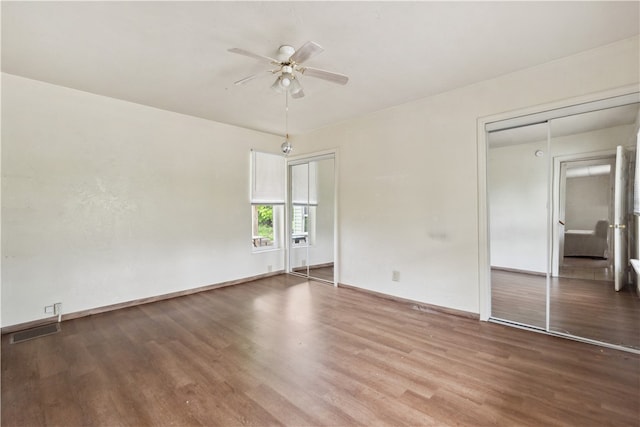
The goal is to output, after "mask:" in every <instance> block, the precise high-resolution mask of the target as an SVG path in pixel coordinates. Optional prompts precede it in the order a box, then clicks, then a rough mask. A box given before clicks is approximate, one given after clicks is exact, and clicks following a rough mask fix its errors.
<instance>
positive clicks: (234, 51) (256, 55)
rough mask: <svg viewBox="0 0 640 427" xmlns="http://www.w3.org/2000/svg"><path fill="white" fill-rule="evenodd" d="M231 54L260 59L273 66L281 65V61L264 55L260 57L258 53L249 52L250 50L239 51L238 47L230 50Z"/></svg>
mask: <svg viewBox="0 0 640 427" xmlns="http://www.w3.org/2000/svg"><path fill="white" fill-rule="evenodd" d="M229 52H231V53H237V54H238V55H244V56H248V57H249V58H254V59H259V60H261V61H266V62H270V63H272V64H276V65H280V61H278V60H275V59H273V58H270V57H268V56H264V55H258V54H257V53H253V52H249V51H248V50H244V49H239V48H237V47H234V48H231V49H229Z"/></svg>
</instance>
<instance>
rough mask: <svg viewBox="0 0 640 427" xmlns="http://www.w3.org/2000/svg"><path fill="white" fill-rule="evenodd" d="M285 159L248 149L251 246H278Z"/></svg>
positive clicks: (259, 248)
mask: <svg viewBox="0 0 640 427" xmlns="http://www.w3.org/2000/svg"><path fill="white" fill-rule="evenodd" d="M284 179H285V178H284V158H283V157H282V156H279V155H276V154H267V153H260V152H258V151H251V191H250V201H251V248H252V250H253V251H254V252H257V251H262V250H268V249H277V248H279V247H281V242H282V234H283V231H282V230H283V229H284V227H283V225H284V221H283V218H284V215H283V213H284V188H285V187H284Z"/></svg>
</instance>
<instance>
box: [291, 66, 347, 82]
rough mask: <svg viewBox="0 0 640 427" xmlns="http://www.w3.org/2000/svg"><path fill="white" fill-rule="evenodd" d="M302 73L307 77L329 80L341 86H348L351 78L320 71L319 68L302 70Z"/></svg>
mask: <svg viewBox="0 0 640 427" xmlns="http://www.w3.org/2000/svg"><path fill="white" fill-rule="evenodd" d="M300 72H301V73H302V74H303V75H305V76H309V77H317V78H319V79H323V80H327V81H330V82H332V83H337V84H339V85H346V84H347V82H348V81H349V77H347V76H345V75H344V74H339V73H334V72H332V71H325V70H320V69H318V68H311V67H304V68H301V69H300Z"/></svg>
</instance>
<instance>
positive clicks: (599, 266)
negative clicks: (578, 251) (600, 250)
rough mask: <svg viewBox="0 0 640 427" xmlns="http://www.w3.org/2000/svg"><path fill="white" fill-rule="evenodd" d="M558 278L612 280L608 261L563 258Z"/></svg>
mask: <svg viewBox="0 0 640 427" xmlns="http://www.w3.org/2000/svg"><path fill="white" fill-rule="evenodd" d="M559 273H560V274H559V275H560V277H567V278H573V279H588V280H607V281H612V280H613V268H612V267H611V266H610V261H609V260H607V259H602V258H587V257H564V260H563V262H562V266H561V267H560V272H559Z"/></svg>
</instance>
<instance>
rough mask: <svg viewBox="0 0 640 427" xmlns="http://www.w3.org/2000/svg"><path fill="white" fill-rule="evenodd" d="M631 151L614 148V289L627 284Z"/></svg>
mask: <svg viewBox="0 0 640 427" xmlns="http://www.w3.org/2000/svg"><path fill="white" fill-rule="evenodd" d="M630 161H631V151H630V150H629V149H626V148H624V147H622V146H620V145H619V146H618V147H617V148H616V171H615V188H614V206H613V225H612V227H613V274H614V282H615V283H614V284H615V288H616V291H619V290H620V289H622V287H623V286H624V285H626V284H627V276H628V269H629V249H628V243H627V241H628V228H627V226H628V224H627V219H628V211H629V209H628V203H627V201H628V197H629V163H630Z"/></svg>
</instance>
